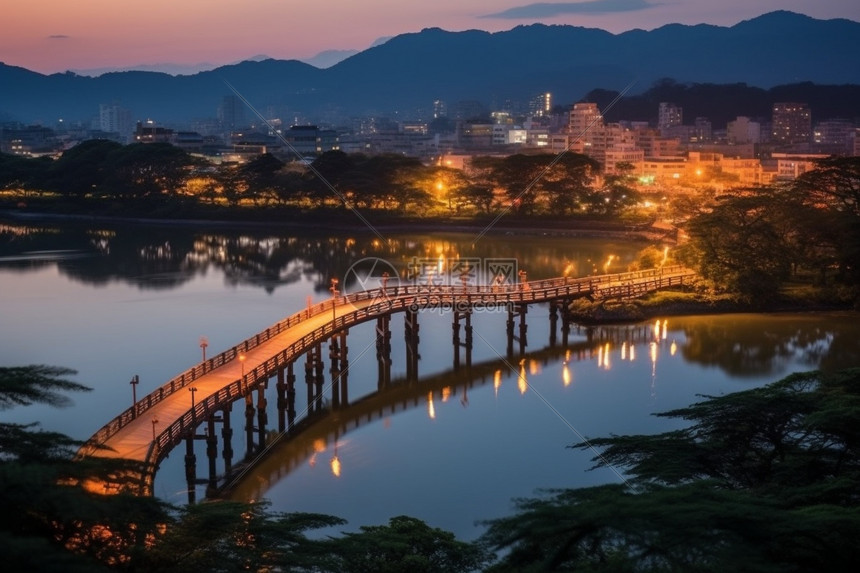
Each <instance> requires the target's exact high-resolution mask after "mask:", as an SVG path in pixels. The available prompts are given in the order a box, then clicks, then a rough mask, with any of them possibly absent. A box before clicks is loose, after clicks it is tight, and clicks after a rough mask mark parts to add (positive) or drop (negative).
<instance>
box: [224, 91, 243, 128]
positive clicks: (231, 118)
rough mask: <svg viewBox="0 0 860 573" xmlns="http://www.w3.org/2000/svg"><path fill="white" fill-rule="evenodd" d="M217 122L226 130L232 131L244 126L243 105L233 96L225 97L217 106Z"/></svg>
mask: <svg viewBox="0 0 860 573" xmlns="http://www.w3.org/2000/svg"><path fill="white" fill-rule="evenodd" d="M218 121H219V122H221V127H222V128H224V129H226V130H230V131H232V130H234V129H238V128H240V127H244V125H245V104H244V103H243V102H242V100H241V99H239V97H237V96H235V95H227V96H224V98H223V99H222V100H221V105H220V106H218Z"/></svg>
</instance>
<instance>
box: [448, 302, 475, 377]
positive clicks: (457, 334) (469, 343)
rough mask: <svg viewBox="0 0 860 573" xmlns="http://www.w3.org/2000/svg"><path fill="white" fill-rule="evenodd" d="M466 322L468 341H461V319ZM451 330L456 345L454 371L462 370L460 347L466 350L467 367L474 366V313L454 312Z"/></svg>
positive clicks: (465, 328)
mask: <svg viewBox="0 0 860 573" xmlns="http://www.w3.org/2000/svg"><path fill="white" fill-rule="evenodd" d="M461 318H462V319H464V320H465V324H464V331H465V335H466V341H465V342H461V341H460V319H461ZM451 329H452V330H453V331H454V333H453V334H454V336H453V341H452V342H453V344H454V370H459V369H460V347H463V348H465V349H466V352H465V355H466V356H465V358H466V367H467V368H470V367H471V366H472V312H471V311H468V310H467V311H457V310H455V311H454V322H453V323H452V324H451Z"/></svg>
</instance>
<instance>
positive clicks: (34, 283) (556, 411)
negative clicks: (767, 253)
mask: <svg viewBox="0 0 860 573" xmlns="http://www.w3.org/2000/svg"><path fill="white" fill-rule="evenodd" d="M393 239H394V240H393V241H392V242H391V243H390V244H389V245H383V244H382V243H381V242H380V241H378V240H377V239H375V238H374V237H373V236H372V235H370V236H363V235H356V236H347V235H338V236H334V235H332V236H329V235H325V234H320V235H317V236H314V235H312V234H309V233H307V232H305V231H302V232H291V231H281V232H265V231H242V232H240V231H227V230H218V231H215V232H212V231H200V230H193V229H192V230H188V229H175V228H171V227H152V226H149V227H148V226H120V227H111V226H107V225H103V226H97V227H96V226H76V225H63V226H59V225H53V224H48V225H31V226H26V225H21V224H17V223H6V224H0V292H2V296H0V321H2V322H1V323H2V329H0V365H3V366H12V365H23V364H50V365H58V366H66V367H69V368H73V369H75V370H76V371H77V374H76V375H75V376H74V379H75V380H76V381H79V382H81V383H83V384H86V385H88V386H90V387H92V388H93V391H92V392H89V393H85V394H78V395H75V396H73V400H74V402H73V404H72V405H71V406H70V407H68V408H64V409H48V408H44V407H40V406H39V407H31V408H17V409H13V410H7V411H4V412H3V413H2V415H3V417H4V420H8V421H15V422H33V421H39V422H41V424H42V427H44V428H46V429H49V430H57V431H62V432H64V433H66V434H69V435H71V436H73V437H75V438H79V439H86V438H88V437H89V436H90V435H91V434H93V433H94V432H95V431H96V430H98V429H99V428H100V427H101V426H102V425H103V424H104V423H106V422H107V421H109V420H110V419H111V418H113V417H114V416H115V415H116V414H117V413H119V412H120V411H121V410H122V409H124V408H126V407H128V406H129V405H131V402H132V387H131V385H130V384H129V381H130V380H131V378H132V376H134V375H138V376H139V378H140V385H139V386H138V387H137V396H138V397H141V396H143V395H145V394H146V393H148V392H149V391H151V390H153V389H155V388H157V387H158V386H159V385H161V384H162V383H164V382H165V381H167V380H168V379H170V378H171V377H172V376H174V375H175V374H178V373H180V372H182V371H184V370H186V369H188V368H189V367H191V366H193V365H194V364H196V363H197V362H199V361H200V359H201V357H202V352H201V348H200V347H199V340H200V337H201V336H206V337H207V338H208V344H209V345H208V348H207V353H208V355H210V356H211V355H214V354H215V353H217V352H220V351H222V350H225V349H227V348H229V347H231V346H233V345H234V344H236V343H238V342H240V341H241V340H243V339H245V338H247V337H249V336H250V335H252V334H254V333H256V332H258V331H260V330H263V329H265V328H266V327H268V326H270V325H271V324H274V323H275V322H277V321H278V320H280V319H281V318H283V317H284V316H286V315H288V314H291V313H293V312H295V311H297V310H300V309H301V308H303V307H304V306H305V305H306V304H307V302H308V300H310V301H311V302H316V301H319V300H323V299H326V298H328V297H329V296H330V293H329V292H328V287H329V279H330V278H332V277H345V276H347V275H348V273H347V271H348V269H349V267H350V265H351V264H352V263H354V262H355V261H357V260H360V259H362V258H364V257H369V256H374V257H380V258H384V259H385V260H387V261H390V262H391V263H392V264H393V265H394V266H395V267H397V268H398V269H402V268H405V267H406V266H407V264H408V263H409V262H410V261H413V260H415V259H416V258H419V259H421V258H423V259H431V258H438V257H440V256H442V257H443V258H454V257H457V256H459V257H475V258H510V259H514V260H516V261H517V263H518V265H519V267H520V268H522V269H523V270H527V271H528V277H529V279H540V278H548V277H552V276H558V275H561V274H562V273H563V272H568V273H570V274H572V275H574V276H581V275H585V274H589V273H593V272H600V271H602V270H603V269H604V268H608V270H610V271H621V270H624V269H625V268H626V266H627V265H628V264H629V263H630V262H632V261H633V260H634V259H635V253H636V252H637V251H638V250H639V249H641V248H643V247H644V246H645V245H644V244H640V243H631V244H625V243H622V242H617V241H603V240H586V239H575V238H565V237H557V236H548V235H546V236H545V235H540V234H537V235H502V236H487V237H485V238H483V239H482V240H481V241H480V242H479V243H478V244H477V245H473V244H472V237H471V236H470V235H467V234H415V235H408V236H407V235H403V234H401V235H397V236H395V237H393ZM610 256H611V259H610ZM607 264H608V266H607ZM505 320H506V315H504V314H496V313H491V312H483V313H476V314H475V316H474V319H473V325H474V333H475V334H474V340H475V347H474V352H473V367H472V368H471V370H468V371H467V370H466V369H464V368H463V369H461V370H460V371H459V372H457V373H451V369H452V357H453V349H452V346H451V316H450V315H449V314H446V313H440V312H429V311H425V312H423V313H422V314H421V315H420V324H421V333H420V334H421V346H420V353H421V360H420V363H419V373H420V375H421V380H420V382H419V383H418V384H412V385H407V384H404V385H402V386H401V387H399V388H398V389H397V392H392V393H389V394H386V395H384V396H379V397H378V398H375V402H373V403H371V404H369V405H368V406H367V408H368V409H367V411H364V410H362V409H361V406H362V401H361V400H360V398H362V397H363V396H366V395H369V394H372V393H374V392H375V391H376V389H377V363H376V356H375V346H374V338H373V327H374V326H373V325H372V324H365V325H361V326H359V327H357V328H354V329H352V330H351V331H350V335H349V346H350V350H349V358H350V369H349V395H350V401H351V402H352V403H353V404H357V405H356V406H354V407H352V408H349V409H345V410H343V411H341V412H339V413H338V414H337V417H336V418H333V419H329V420H327V421H323V422H320V423H318V424H316V425H314V426H313V427H311V428H310V429H309V431H308V432H307V433H306V434H305V435H302V436H301V437H300V438H299V439H296V440H294V441H293V442H291V443H284V444H279V445H277V446H276V447H274V448H273V449H272V451H271V452H270V455H269V456H268V458H267V459H266V461H265V462H264V463H262V464H261V465H260V466H259V468H258V469H256V470H255V471H253V472H251V473H250V474H248V475H247V476H246V479H245V480H244V481H243V482H242V484H241V485H240V487H239V489H238V490H237V496H239V497H242V496H244V498H246V499H247V498H254V499H259V498H265V499H268V500H270V501H271V503H272V505H273V508H274V509H277V510H282V511H316V512H323V513H331V514H334V515H338V516H341V517H343V518H345V519H348V520H349V526H347V527H346V528H343V529H351V528H356V527H358V526H359V525H363V524H377V523H383V522H386V521H387V520H388V519H389V518H390V517H392V516H395V515H400V514H408V515H413V516H416V517H419V518H421V519H424V520H425V521H427V522H428V523H429V524H431V525H433V526H436V527H442V528H444V529H449V530H452V531H454V532H456V533H457V534H458V535H460V536H462V537H465V538H471V537H475V536H477V535H478V534H480V532H481V531H482V529H481V528H480V527H479V526H476V525H475V522H476V521H477V520H481V519H487V518H492V517H497V516H500V515H505V514H507V513H509V512H510V511H511V502H510V500H511V499H512V498H515V497H523V496H529V495H533V494H534V493H535V492H536V490H538V489H539V488H553V487H570V486H583V485H589V484H594V483H602V482H606V481H617V480H619V479H620V478H619V476H618V475H616V474H615V473H613V472H612V471H610V470H600V471H587V470H588V468H589V467H590V466H591V465H592V464H591V462H590V458H591V457H592V456H593V454H592V453H590V452H581V451H578V450H571V449H569V448H568V447H567V446H569V445H571V444H573V443H576V442H579V441H581V440H583V439H586V438H588V437H596V436H605V435H607V434H611V433H615V434H622V433H652V432H657V431H663V430H666V429H669V428H671V427H676V425H677V422H674V421H670V420H665V419H662V418H656V417H654V416H653V415H652V414H654V413H656V412H661V411H665V410H668V409H671V408H675V407H680V406H684V405H686V404H689V403H691V402H692V401H695V400H697V399H698V398H697V397H698V396H699V395H701V394H711V395H717V394H722V393H726V392H732V391H736V390H741V389H745V388H751V387H754V386H757V385H761V384H765V383H767V382H770V381H774V380H777V379H779V378H781V377H783V376H785V375H787V374H789V373H791V372H795V371H801V370H810V369H815V368H828V369H833V368H841V367H847V366H854V365H857V364H860V342H858V341H860V323H858V321H857V320H856V315H853V314H838V313H827V314H804V315H798V314H791V315H727V316H707V317H683V318H677V317H676V318H671V317H669V318H666V319H665V320H662V319H661V320H660V321H659V323H656V322H649V323H647V324H639V325H625V326H621V327H616V328H608V329H601V330H600V331H599V332H597V333H595V336H607V337H611V339H612V341H607V340H599V341H598V340H596V339H595V340H593V341H592V342H589V340H588V336H587V332H586V331H585V330H578V331H577V330H575V331H574V332H573V333H572V334H571V337H570V340H569V347H568V348H563V347H561V345H560V339H559V344H557V345H556V347H555V348H549V320H548V312H547V308H546V307H541V306H537V307H532V308H531V309H530V310H529V314H528V325H529V330H528V346H527V349H526V354H525V356H522V357H520V356H517V357H516V358H515V359H513V360H506V359H505V346H506V340H505V333H504V332H505V329H504V322H505ZM623 341H627V342H626V343H623ZM404 347H405V344H404V342H403V320H402V316H395V317H394V319H393V320H392V358H393V365H392V377H393V378H394V379H398V378H402V377H403V376H404V374H405V348H404ZM300 370H301V369H299V371H300ZM327 378H328V374H327ZM300 380H301V378H300ZM297 389H298V396H297V405H298V406H299V408H297V409H298V410H300V414H301V410H302V408H301V406H302V405H303V404H304V403H306V401H305V394H304V384H302V383H299V384H297ZM274 402H275V400H274V399H273V395H271V394H270V396H269V403H270V405H274ZM368 412H370V414H368ZM234 420H235V421H234V428H236V434H235V436H234V440H233V442H234V443H233V447H234V450H236V459H239V458H241V457H242V455H243V454H244V451H243V447H244V439H243V438H244V436H243V434H242V432H241V430H240V426H241V422H240V421H241V420H242V417H241V410H240V407H239V406H236V407H235V408H234ZM269 420H270V427H275V428H276V420H277V416H276V414H275V413H274V411H272V412H270V414H269ZM219 448H220V445H219ZM204 452H205V450H204V445H203V444H197V450H196V453H197V456H198V476H199V477H203V475H204V474H205V469H206V459H205V453H204ZM183 453H184V452H182V451H174V452H173V453H172V454H171V455H170V457H169V458H168V459H167V460H166V461H165V462H164V464H163V465H162V468H161V470H160V471H159V473H158V475H157V478H156V484H155V488H156V494H157V495H158V496H160V497H162V498H164V499H166V500H168V501H172V502H177V503H182V502H184V501H185V500H186V499H187V489H186V488H187V486H186V484H185V480H184V469H183V462H182V458H183ZM219 467H221V466H220V460H219ZM336 470H337V471H336ZM335 473H339V475H335ZM199 491H200V493H199V494H198V498H200V497H202V489H200V490H199Z"/></svg>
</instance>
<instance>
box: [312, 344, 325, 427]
mask: <svg viewBox="0 0 860 573" xmlns="http://www.w3.org/2000/svg"><path fill="white" fill-rule="evenodd" d="M315 350H316V356H315V359H314V374H315V375H314V385H315V386H316V391H315V400H316V410H317V411H318V412H321V411H322V409H323V386H324V385H325V364H323V359H322V344H317V345H316V347H315Z"/></svg>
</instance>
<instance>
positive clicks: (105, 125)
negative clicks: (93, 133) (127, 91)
mask: <svg viewBox="0 0 860 573" xmlns="http://www.w3.org/2000/svg"><path fill="white" fill-rule="evenodd" d="M99 129H100V130H101V131H104V132H105V133H118V134H119V135H120V136H121V137H122V138H127V137H128V136H130V135H131V133H132V131H133V124H132V121H131V112H130V111H129V110H127V109H125V108H124V107H121V106H119V105H117V104H104V103H103V104H100V105H99Z"/></svg>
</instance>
